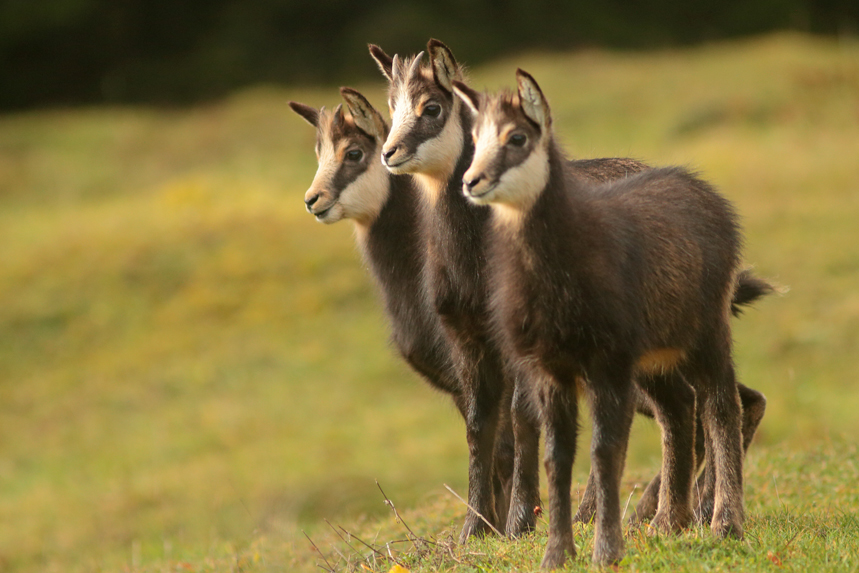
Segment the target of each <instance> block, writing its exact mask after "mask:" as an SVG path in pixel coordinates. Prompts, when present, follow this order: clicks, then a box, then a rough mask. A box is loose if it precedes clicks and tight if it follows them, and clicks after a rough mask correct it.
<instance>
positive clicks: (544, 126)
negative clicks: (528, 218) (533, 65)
mask: <svg viewBox="0 0 859 573" xmlns="http://www.w3.org/2000/svg"><path fill="white" fill-rule="evenodd" d="M517 77H518V79H519V91H518V93H516V94H509V93H508V94H499V95H494V96H481V95H480V94H478V93H476V92H474V91H473V90H471V89H470V88H468V87H467V86H465V85H463V84H461V83H459V82H455V83H454V90H455V91H456V93H457V95H458V96H459V97H460V98H462V100H463V101H464V102H465V103H466V104H467V105H468V107H469V108H470V109H471V111H472V113H473V114H474V115H475V121H474V126H473V128H472V137H473V139H474V145H475V150H474V159H473V160H472V163H471V166H470V167H469V168H468V171H466V172H465V175H464V176H463V179H462V181H463V193H464V194H465V196H466V197H468V199H469V200H471V201H472V202H473V203H476V204H479V205H483V204H492V205H493V206H494V207H497V208H500V209H508V208H512V209H514V210H525V209H527V208H529V207H530V205H532V204H533V202H534V201H535V200H536V198H537V196H538V195H539V194H540V192H542V190H543V189H544V188H545V186H546V183H547V182H548V177H549V160H548V149H549V144H550V139H551V132H550V130H551V119H550V116H549V108H548V104H546V102H545V99H544V98H543V96H542V93H541V92H540V91H539V88H538V87H537V84H536V82H534V81H533V78H531V77H530V76H528V75H527V74H525V73H524V72H521V70H520V73H518V74H517Z"/></svg>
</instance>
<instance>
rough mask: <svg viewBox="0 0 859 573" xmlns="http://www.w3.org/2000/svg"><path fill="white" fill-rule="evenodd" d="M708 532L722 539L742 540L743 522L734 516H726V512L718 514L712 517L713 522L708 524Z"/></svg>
mask: <svg viewBox="0 0 859 573" xmlns="http://www.w3.org/2000/svg"><path fill="white" fill-rule="evenodd" d="M710 530H711V531H712V532H713V535H715V536H717V537H721V538H722V539H728V538H733V539H742V538H743V522H742V520H741V519H739V518H738V517H736V516H731V515H728V512H719V513H718V514H716V515H714V516H713V522H712V523H711V524H710Z"/></svg>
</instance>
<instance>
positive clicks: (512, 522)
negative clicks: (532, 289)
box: [370, 40, 765, 539]
mask: <svg viewBox="0 0 859 573" xmlns="http://www.w3.org/2000/svg"><path fill="white" fill-rule="evenodd" d="M370 52H371V54H372V56H373V57H374V59H375V60H376V62H377V63H378V65H379V67H380V69H381V70H382V72H383V73H384V75H385V76H386V77H387V78H388V80H389V81H390V84H391V85H390V91H389V107H390V108H391V114H392V116H394V122H395V124H397V125H395V127H397V128H398V131H399V132H400V136H398V139H397V141H396V145H392V146H390V147H388V148H387V149H386V156H385V157H383V161H386V162H387V163H389V164H393V165H394V166H393V167H392V168H391V169H392V170H394V171H402V172H409V173H414V174H415V175H416V177H417V180H418V181H419V182H421V187H422V188H423V189H424V191H425V197H426V198H427V199H428V202H427V203H428V204H427V212H426V213H425V215H424V217H425V222H424V224H423V226H424V228H425V229H426V231H425V232H426V233H427V234H428V235H433V234H434V235H435V236H434V237H433V236H428V239H427V240H428V241H432V242H434V244H435V245H436V247H435V253H436V255H435V259H433V260H434V268H432V269H428V272H427V275H428V279H429V280H428V282H429V283H430V284H429V285H428V286H429V287H430V290H432V289H433V288H435V289H439V288H445V289H448V291H449V290H451V289H452V288H453V287H454V286H456V285H458V286H457V288H463V286H467V287H468V288H469V290H468V291H467V292H465V293H464V294H461V295H458V296H461V297H462V300H469V301H471V302H470V304H471V309H472V312H474V313H475V314H476V315H478V316H480V320H482V321H484V322H485V319H484V318H483V317H482V314H481V313H483V312H484V310H483V308H484V307H483V305H485V297H486V293H485V292H484V290H485V285H484V284H483V282H482V281H483V279H482V277H483V275H484V274H485V273H484V272H483V269H482V265H483V254H482V245H481V243H480V235H482V233H483V228H484V227H485V225H486V222H487V213H486V210H485V209H474V208H471V209H469V206H468V205H466V204H465V201H464V199H463V197H462V196H461V193H460V177H461V174H462V173H463V171H464V169H465V168H466V167H467V165H468V162H469V161H470V159H469V158H470V156H471V153H472V145H471V141H470V138H467V137H463V136H462V135H461V134H462V133H467V131H468V130H469V118H468V117H467V115H463V114H462V113H461V112H460V111H457V109H458V108H457V107H456V101H455V100H454V99H453V98H452V96H451V95H450V92H449V91H448V87H449V86H450V82H451V81H452V80H453V79H455V78H458V77H461V71H460V69H459V66H458V65H457V64H456V61H455V59H454V57H453V55H452V53H450V50H449V49H448V48H447V47H445V46H444V45H443V44H442V43H441V42H438V41H436V40H432V41H430V43H429V52H430V56H431V65H430V67H429V68H421V67H420V61H419V60H420V58H415V59H413V60H411V61H410V62H405V63H403V62H400V61H399V60H398V63H397V64H396V65H395V63H394V59H393V58H391V57H389V56H388V55H387V54H385V53H384V52H383V51H382V50H381V49H380V48H379V47H378V46H370ZM397 122H399V123H397ZM392 137H393V135H392ZM390 140H391V138H389V142H390ZM569 167H570V168H571V169H573V170H575V171H576V172H577V173H578V174H579V175H581V176H583V177H585V178H588V179H590V180H593V181H600V182H602V181H609V180H613V179H617V178H621V177H624V176H625V175H628V174H630V173H635V172H638V171H641V170H643V169H647V168H648V167H647V166H646V165H644V164H642V163H640V162H637V161H634V160H630V159H614V158H612V159H591V160H577V161H571V162H570V163H569ZM446 173H449V174H450V175H449V177H448V178H447V179H445V174H446ZM438 197H444V203H443V204H442V206H441V209H443V211H442V210H439V211H435V210H434V208H433V206H434V205H436V204H437V201H436V199H437V198H438ZM475 211H476V212H475ZM444 213H453V214H454V215H455V218H454V219H449V218H448V217H447V216H446V215H444ZM434 220H435V222H433V221H434ZM472 225H477V226H478V227H479V229H478V230H477V231H475V230H474V228H473V227H472ZM457 235H463V236H464V237H467V238H468V239H467V240H468V244H469V249H468V252H466V250H465V249H463V248H462V247H461V245H462V244H463V240H461V239H459V238H456V236H457ZM448 237H454V238H453V240H450V239H449V238H448ZM439 247H440V248H439ZM445 252H448V253H449V260H450V261H452V263H451V264H446V262H445V261H444V260H439V258H442V257H443V255H444V253H445ZM468 253H470V256H471V257H473V261H472V262H470V263H469V262H468V261H467V260H463V256H464V255H467V254H468ZM452 272H453V273H455V274H454V275H453V276H454V277H456V281H455V285H451V284H449V281H447V278H448V277H449V276H451V275H450V273H452ZM463 275H464V276H465V277H466V278H465V279H463V278H462V277H463ZM433 277H436V278H437V280H438V283H437V284H435V286H433V284H432V280H433ZM468 277H473V278H468ZM743 277H747V278H748V282H749V285H750V286H749V288H748V289H747V290H748V292H749V293H750V294H749V295H748V296H745V297H744V299H743V300H742V301H740V303H741V304H748V303H751V302H752V301H753V300H754V299H755V298H757V296H760V295H761V294H764V293H763V292H761V293H758V294H757V295H755V296H751V293H752V292H754V286H755V285H756V284H757V283H756V282H755V281H756V280H757V279H754V277H752V276H751V275H750V274H747V273H744V275H743ZM475 283H476V284H475ZM743 284H745V283H743ZM764 284H765V283H764ZM447 296H452V295H450V294H449V293H448V295H447ZM437 300H445V299H444V298H437ZM452 335H453V336H454V338H456V336H457V333H456V332H453V333H452ZM487 343H488V342H487ZM499 368H500V367H499ZM744 390H747V392H744V393H743V394H742V395H743V400H744V405H745V404H746V400H748V406H749V407H748V408H747V410H746V412H748V413H749V416H748V417H747V419H745V420H744V422H745V426H744V427H745V428H746V431H744V436H745V437H746V438H747V440H748V441H751V438H752V436H753V435H754V432H755V429H756V428H757V425H758V423H759V422H760V416H762V415H763V409H764V404H765V401H764V400H763V396H762V395H760V394H759V393H757V392H755V391H754V390H749V389H744ZM503 407H505V405H502V408H503ZM512 409H513V413H514V416H513V418H514V428H515V431H516V441H517V450H516V456H517V457H519V458H521V459H519V460H517V463H516V465H517V467H518V468H519V469H520V471H518V472H517V474H516V475H515V476H514V480H518V482H519V483H518V484H517V485H516V486H514V488H513V491H514V492H515V494H516V496H517V497H516V498H515V499H514V500H513V501H512V502H511V504H510V509H509V517H508V519H507V527H506V529H507V533H508V535H511V536H514V537H515V536H518V535H520V534H522V533H524V532H527V531H529V530H531V529H533V527H534V524H535V521H536V519H535V515H534V512H533V508H534V507H535V506H537V505H539V504H540V499H539V483H538V475H539V474H538V455H539V454H538V447H537V446H538V442H539V430H538V426H537V423H536V422H535V421H533V420H532V419H531V417H530V411H529V409H528V408H527V407H525V406H524V404H523V401H522V400H521V397H520V396H519V395H518V394H517V395H515V396H514V397H513V404H512ZM639 411H641V412H642V413H645V414H649V415H651V416H652V413H649V412H650V410H649V407H648V406H647V404H646V403H645V402H642V403H640V404H639ZM517 419H518V422H517ZM478 443H479V441H478ZM473 452H474V450H472V453H473ZM480 459H481V458H480V456H477V459H476V460H475V459H474V457H473V458H472V460H471V464H470V465H471V466H473V465H475V464H479V463H480ZM483 463H488V462H485V461H484V462H483ZM469 475H470V476H471V475H472V473H471V471H470V474H469ZM658 478H659V476H657V479H654V481H653V482H651V486H649V487H648V489H647V490H646V491H645V494H644V496H643V497H642V500H641V502H640V503H639V505H638V507H637V508H636V509H637V513H638V515H640V516H641V517H642V518H645V519H646V518H650V517H652V516H653V515H654V514H655V513H656V505H657V504H656V502H657V498H658V491H659V485H660V480H659V479H658ZM470 483H471V485H470V488H469V491H470V492H471V491H472V489H473V488H474V487H477V486H476V484H475V482H474V480H473V479H470ZM593 492H594V489H593V485H592V480H589V485H588V489H587V492H586V494H585V497H584V499H583V503H582V506H581V507H580V511H579V513H578V514H577V517H578V518H579V519H581V520H583V521H589V520H590V519H591V517H592V515H593V512H594V507H595V505H594V495H593ZM477 497H481V496H479V495H478V496H477ZM710 499H711V500H712V492H711V493H710ZM471 505H472V506H475V501H474V499H472V500H471ZM710 505H712V503H711V504H710ZM480 511H481V513H484V511H486V510H485V508H484V509H481V510H480ZM469 513H470V512H469ZM484 515H485V513H484ZM474 517H475V516H474V515H472V514H470V515H469V517H468V518H467V519H466V526H465V527H464V528H463V536H462V539H465V537H466V536H467V535H468V534H469V533H471V532H473V531H474V530H473V529H469V527H470V526H471V525H476V526H478V527H479V526H480V525H481V524H480V522H478V521H477V520H476V519H474ZM503 521H504V519H503V516H499V519H498V521H497V523H503Z"/></svg>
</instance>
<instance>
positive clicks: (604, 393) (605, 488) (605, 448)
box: [589, 357, 634, 565]
mask: <svg viewBox="0 0 859 573" xmlns="http://www.w3.org/2000/svg"><path fill="white" fill-rule="evenodd" d="M612 358H614V360H612V359H609V360H606V361H605V362H602V361H601V363H598V364H593V365H591V368H590V369H589V375H592V376H591V383H590V387H591V389H592V392H593V421H594V435H593V440H592V442H591V467H592V468H593V470H594V481H595V485H596V493H597V512H596V518H595V520H594V522H595V524H596V531H595V534H594V552H593V561H594V563H595V564H597V565H611V564H614V563H616V562H618V561H619V560H620V559H621V558H622V557H623V534H622V530H621V523H620V478H621V474H622V473H623V465H624V462H625V459H626V448H627V445H628V443H629V430H630V427H631V426H632V416H633V413H634V398H633V384H632V368H631V364H628V363H626V361H625V360H623V357H612ZM627 364H628V365H627Z"/></svg>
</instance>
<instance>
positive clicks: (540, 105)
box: [516, 69, 552, 131]
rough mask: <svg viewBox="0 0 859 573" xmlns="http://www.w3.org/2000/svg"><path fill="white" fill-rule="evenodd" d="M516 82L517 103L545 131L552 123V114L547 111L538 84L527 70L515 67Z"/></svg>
mask: <svg viewBox="0 0 859 573" xmlns="http://www.w3.org/2000/svg"><path fill="white" fill-rule="evenodd" d="M516 83H518V84H519V105H520V106H521V107H522V111H523V112H524V113H525V116H526V117H527V118H528V119H530V120H531V121H533V122H534V123H536V124H537V125H538V126H540V129H542V130H543V131H547V130H548V129H549V127H551V125H552V116H551V114H550V113H549V102H547V101H546V97H545V96H544V95H543V92H542V91H541V90H540V86H538V85H537V82H536V81H535V80H534V78H533V77H532V76H531V74H529V73H528V72H526V71H524V70H522V69H517V70H516Z"/></svg>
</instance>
